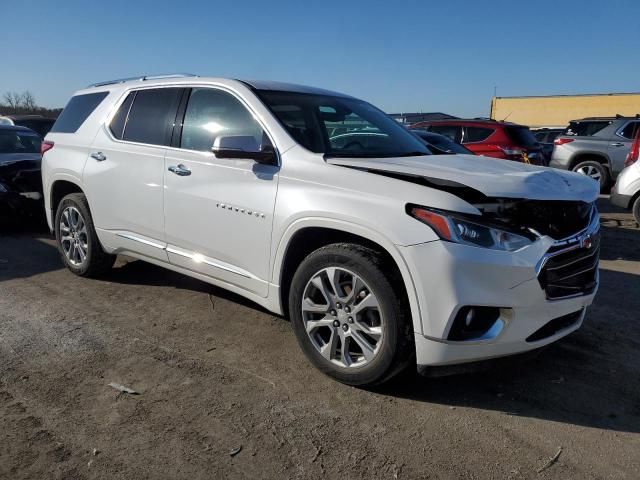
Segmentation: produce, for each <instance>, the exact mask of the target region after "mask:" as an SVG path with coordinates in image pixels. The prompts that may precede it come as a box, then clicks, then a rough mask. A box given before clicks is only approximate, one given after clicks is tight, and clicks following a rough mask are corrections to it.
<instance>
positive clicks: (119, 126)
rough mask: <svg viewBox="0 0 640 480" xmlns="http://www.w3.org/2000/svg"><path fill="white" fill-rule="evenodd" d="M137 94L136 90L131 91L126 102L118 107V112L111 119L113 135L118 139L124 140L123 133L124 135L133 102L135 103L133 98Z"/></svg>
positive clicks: (110, 126)
mask: <svg viewBox="0 0 640 480" xmlns="http://www.w3.org/2000/svg"><path fill="white" fill-rule="evenodd" d="M135 96H136V92H131V93H130V94H129V95H127V98H126V99H125V101H124V102H122V105H120V108H118V111H117V112H116V114H115V116H114V117H113V119H112V120H111V124H110V125H109V130H111V133H113V136H114V137H116V138H117V139H118V140H122V135H124V126H125V125H126V123H127V118H128V117H129V110H131V103H133V99H134V98H135Z"/></svg>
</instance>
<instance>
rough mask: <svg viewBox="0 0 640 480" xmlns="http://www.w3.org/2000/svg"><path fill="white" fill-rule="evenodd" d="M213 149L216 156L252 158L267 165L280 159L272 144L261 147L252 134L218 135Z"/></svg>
mask: <svg viewBox="0 0 640 480" xmlns="http://www.w3.org/2000/svg"><path fill="white" fill-rule="evenodd" d="M211 151H212V152H213V154H214V155H215V156H216V158H242V159H250V160H254V161H255V162H257V163H261V164H265V165H275V164H276V163H277V161H278V159H277V156H276V151H275V149H274V148H273V147H272V146H271V145H265V146H264V147H263V148H262V149H260V147H259V146H258V142H256V139H255V138H254V137H252V136H250V135H229V136H220V137H217V138H216V139H215V141H214V142H213V147H211Z"/></svg>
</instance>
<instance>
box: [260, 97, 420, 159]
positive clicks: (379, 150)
mask: <svg viewBox="0 0 640 480" xmlns="http://www.w3.org/2000/svg"><path fill="white" fill-rule="evenodd" d="M257 93H258V96H259V97H260V98H261V99H262V101H263V102H264V103H265V104H266V105H267V107H269V109H270V110H271V111H272V112H273V114H274V115H275V116H276V117H277V118H278V120H279V121H280V122H281V123H282V125H284V127H285V128H286V129H287V131H288V132H289V133H290V134H291V136H292V137H293V138H294V139H295V140H296V141H297V142H298V143H299V144H300V145H302V146H303V147H305V148H307V149H308V150H311V151H312V152H316V153H324V154H326V155H328V156H333V157H400V156H413V155H429V154H430V152H429V150H428V148H427V147H426V145H424V143H422V142H421V141H420V140H419V139H418V138H416V137H415V136H413V135H412V134H411V133H409V132H408V131H407V130H406V129H405V128H404V127H403V126H402V125H400V124H399V123H398V122H396V121H395V120H393V119H392V118H391V117H389V116H387V115H386V114H385V113H384V112H382V111H381V110H378V109H377V108H375V107H374V106H372V105H370V104H368V103H366V102H363V101H361V100H356V99H353V98H344V97H334V96H330V95H316V94H308V93H294V92H280V91H272V90H258V92H257Z"/></svg>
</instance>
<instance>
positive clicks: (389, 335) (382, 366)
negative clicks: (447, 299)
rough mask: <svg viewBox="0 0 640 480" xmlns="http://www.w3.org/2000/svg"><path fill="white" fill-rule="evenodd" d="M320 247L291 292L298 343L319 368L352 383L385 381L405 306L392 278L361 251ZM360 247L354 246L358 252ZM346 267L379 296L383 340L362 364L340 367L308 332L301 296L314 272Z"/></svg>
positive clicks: (393, 359)
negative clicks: (364, 363) (369, 260)
mask: <svg viewBox="0 0 640 480" xmlns="http://www.w3.org/2000/svg"><path fill="white" fill-rule="evenodd" d="M323 250H324V249H321V250H319V251H316V252H315V253H314V254H311V255H310V256H309V257H307V259H306V260H305V261H303V262H302V264H301V265H300V267H299V268H298V270H297V271H296V273H295V275H294V277H293V280H292V284H291V289H290V295H289V316H290V318H291V323H292V326H293V330H294V332H295V334H296V337H297V340H298V343H299V344H300V347H301V348H302V350H303V352H304V353H305V354H306V356H307V358H309V359H310V361H311V362H312V363H313V364H314V365H315V366H316V368H318V369H319V370H320V371H322V372H324V373H326V374H328V375H330V376H332V377H334V378H337V379H338V380H340V381H342V382H344V383H348V384H350V385H374V384H376V383H379V382H381V381H383V380H384V379H385V378H386V377H387V376H388V374H389V371H391V370H393V368H394V364H395V363H396V360H397V357H398V349H399V348H400V345H399V344H400V342H399V336H400V335H402V332H403V330H402V310H401V307H400V302H399V301H398V298H397V296H396V294H395V289H393V288H392V286H391V284H390V283H389V280H388V279H387V278H386V277H385V276H384V274H383V273H382V272H381V271H380V270H379V269H377V268H376V267H375V266H374V265H372V264H371V263H370V262H368V261H367V260H366V257H363V256H361V255H357V254H354V255H349V254H348V253H347V252H346V251H345V252H344V253H342V252H337V251H331V252H329V251H323ZM356 251H357V250H354V252H356ZM331 266H333V267H338V268H345V269H347V270H350V271H351V272H353V273H355V274H356V275H358V276H359V277H360V278H362V279H363V280H364V282H365V283H366V284H367V285H368V287H369V289H370V290H371V292H372V293H373V294H374V295H375V296H376V299H377V300H378V303H379V305H380V310H381V313H382V315H383V319H384V321H383V340H382V342H383V343H382V345H381V346H380V350H379V351H378V353H377V354H376V357H375V358H374V359H373V360H372V361H371V362H370V363H369V364H367V365H365V366H362V367H349V368H344V367H339V366H337V365H335V364H333V363H332V362H330V361H328V360H326V359H325V358H324V357H323V356H322V355H321V354H320V352H318V350H317V349H316V347H315V346H314V345H313V344H312V342H311V339H310V338H309V336H308V335H307V332H306V329H305V326H304V321H303V317H302V309H301V305H302V299H303V295H304V290H305V288H306V286H307V283H308V282H309V280H310V279H311V278H313V276H315V274H317V273H318V272H319V271H321V270H322V269H324V268H327V267H331Z"/></svg>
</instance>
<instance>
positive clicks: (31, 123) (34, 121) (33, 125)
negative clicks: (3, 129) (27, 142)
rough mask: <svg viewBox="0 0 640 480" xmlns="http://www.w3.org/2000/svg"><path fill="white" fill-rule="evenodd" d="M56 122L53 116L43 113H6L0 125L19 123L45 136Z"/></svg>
mask: <svg viewBox="0 0 640 480" xmlns="http://www.w3.org/2000/svg"><path fill="white" fill-rule="evenodd" d="M54 123H55V119H53V118H45V117H43V116H42V115H5V116H2V117H0V125H18V126H20V127H26V128H29V129H31V130H33V131H34V132H36V133H37V134H38V135H40V136H41V137H42V138H44V137H45V136H46V135H47V133H49V130H51V127H52V126H53V124H54Z"/></svg>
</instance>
